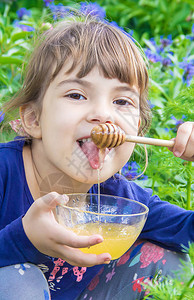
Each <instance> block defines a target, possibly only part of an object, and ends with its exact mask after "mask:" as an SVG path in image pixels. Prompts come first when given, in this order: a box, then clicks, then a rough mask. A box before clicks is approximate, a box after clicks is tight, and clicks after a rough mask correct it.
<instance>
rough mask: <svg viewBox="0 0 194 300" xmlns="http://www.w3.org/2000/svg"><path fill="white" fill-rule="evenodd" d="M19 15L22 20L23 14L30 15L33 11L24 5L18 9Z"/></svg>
mask: <svg viewBox="0 0 194 300" xmlns="http://www.w3.org/2000/svg"><path fill="white" fill-rule="evenodd" d="M16 13H17V15H18V18H19V19H20V20H21V19H22V18H23V16H30V15H31V12H30V11H29V10H27V9H26V8H25V7H22V8H20V9H18V11H17V12H16Z"/></svg>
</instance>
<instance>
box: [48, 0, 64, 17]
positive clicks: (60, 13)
mask: <svg viewBox="0 0 194 300" xmlns="http://www.w3.org/2000/svg"><path fill="white" fill-rule="evenodd" d="M48 7H49V8H50V10H51V11H52V14H53V19H54V20H55V21H56V20H58V19H62V18H64V17H65V16H66V15H67V13H68V12H69V8H67V7H65V6H64V5H63V4H61V3H59V4H58V5H55V4H54V3H51V4H49V5H48Z"/></svg>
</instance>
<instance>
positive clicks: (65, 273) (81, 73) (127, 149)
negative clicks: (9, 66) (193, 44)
mask: <svg viewBox="0 0 194 300" xmlns="http://www.w3.org/2000/svg"><path fill="white" fill-rule="evenodd" d="M147 86H148V73H147V69H146V65H145V62H144V59H143V57H142V55H141V53H140V51H139V49H138V48H137V46H136V45H135V43H134V42H133V41H132V40H131V38H130V37H129V36H128V35H127V34H126V33H124V32H123V31H121V30H120V29H118V28H116V27H112V26H111V25H109V24H107V23H105V22H104V23H103V22H100V21H97V20H94V19H91V18H86V19H85V20H82V21H80V20H79V21H78V20H77V21H76V20H71V21H70V20H69V21H63V22H60V23H59V24H58V25H57V26H56V27H54V28H52V29H50V30H48V31H47V32H46V33H45V34H43V36H42V38H41V40H40V41H39V44H38V46H37V47H36V49H35V51H34V54H33V56H32V58H31V60H30V62H29V65H28V68H27V73H26V79H25V81H24V85H23V87H22V89H21V91H20V93H19V94H18V95H17V96H16V97H15V99H14V100H12V101H11V102H9V103H8V104H7V106H6V107H5V111H6V110H7V111H8V110H13V109H16V108H19V110H20V117H21V120H22V126H23V129H24V130H25V132H26V133H27V136H28V137H27V136H26V138H17V139H16V140H14V141H12V142H9V143H7V144H2V145H1V146H0V201H1V206H0V207H1V231H0V241H1V249H0V257H1V259H0V266H1V267H2V268H1V269H0V278H1V279H0V286H1V289H0V290H1V291H0V298H1V299H6V300H8V299H12V300H13V299H49V297H50V294H51V299H63V300H64V299H68V300H70V299H78V298H79V299H108V300H109V299H122V300H123V299H141V298H142V297H143V291H142V287H141V282H144V283H145V282H146V281H148V280H151V278H152V276H154V275H155V272H156V270H157V269H158V270H159V273H161V272H162V275H166V274H170V270H171V269H172V270H173V269H177V268H178V267H179V266H178V265H179V258H183V254H180V253H179V252H181V250H182V247H183V246H187V247H188V243H189V241H190V242H192V241H193V220H194V214H193V212H191V211H185V210H183V209H181V208H179V207H177V206H174V205H171V204H169V203H166V202H163V201H161V200H160V199H159V198H158V197H157V196H152V195H151V191H150V190H149V189H142V188H140V187H138V186H137V185H136V184H135V183H133V182H129V181H127V180H125V179H124V178H123V177H122V176H120V175H118V174H116V175H114V174H115V173H117V172H118V170H120V169H121V168H122V166H124V165H125V163H126V162H127V161H128V160H129V158H130V156H131V154H132V152H133V148H134V144H133V143H125V144H123V145H121V146H119V147H117V148H113V149H111V150H110V151H109V149H107V151H106V152H105V154H104V157H103V158H102V160H103V167H102V169H101V182H102V183H101V193H103V194H110V195H119V196H122V197H126V198H131V199H134V200H137V201H139V202H142V203H144V204H145V205H147V206H148V207H149V210H150V211H149V216H148V220H147V222H146V224H145V226H144V229H143V231H142V233H141V235H140V238H141V240H139V241H138V242H137V244H136V245H135V246H134V247H132V248H131V249H130V250H129V251H128V252H127V253H126V254H125V255H124V256H122V257H121V258H120V259H119V260H117V261H112V262H111V263H110V261H111V256H110V254H109V253H103V254H100V255H93V254H84V253H82V252H81V251H80V250H79V249H78V248H80V247H90V246H92V245H95V244H97V243H101V242H102V241H103V237H102V236H100V235H93V236H77V235H76V234H74V233H72V232H71V231H68V230H65V229H64V228H63V227H62V226H60V225H59V224H58V223H57V221H56V219H55V207H56V205H57V204H59V203H66V202H67V201H68V198H67V196H65V194H67V193H70V192H73V193H77V192H81V193H87V192H93V193H96V192H97V187H96V183H97V169H98V168H99V166H100V163H99V158H98V157H99V155H98V149H97V148H96V146H95V145H94V144H93V142H92V141H91V139H90V132H91V130H92V128H93V127H94V126H95V125H97V124H100V123H105V122H109V123H110V122H111V123H114V124H116V125H119V126H120V127H121V128H122V129H123V130H124V131H125V132H126V133H127V134H131V135H137V134H143V133H144V132H146V130H147V128H148V126H149V123H150V111H149V106H148V104H147V101H146V95H147ZM193 128H194V125H193V123H191V122H187V123H185V124H183V125H181V126H180V127H179V130H178V133H177V137H176V140H175V146H174V148H173V149H170V150H171V151H173V153H174V154H175V155H176V156H179V157H181V158H182V159H185V160H191V161H193V160H194V151H193V149H194V147H193V140H194V130H193ZM113 175H114V177H113ZM142 239H144V240H149V242H145V241H143V240H142ZM164 249H168V250H164ZM170 250H172V251H176V253H173V252H171V251H170ZM184 258H185V259H186V257H184ZM132 259H135V261H134V260H133V262H132V263H130V262H131V260H132ZM129 263H130V265H129ZM129 266H130V267H129ZM40 270H41V271H40ZM43 273H44V274H45V277H46V280H47V281H46V280H45V277H44V276H43ZM10 280H11V287H12V288H11V290H10ZM48 284H49V287H50V291H49V289H48Z"/></svg>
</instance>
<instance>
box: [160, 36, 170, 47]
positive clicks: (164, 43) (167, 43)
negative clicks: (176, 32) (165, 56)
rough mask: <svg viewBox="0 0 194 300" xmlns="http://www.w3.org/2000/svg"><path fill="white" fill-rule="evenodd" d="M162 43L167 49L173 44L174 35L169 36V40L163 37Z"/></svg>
mask: <svg viewBox="0 0 194 300" xmlns="http://www.w3.org/2000/svg"><path fill="white" fill-rule="evenodd" d="M160 38H161V39H160V43H161V45H162V47H163V48H166V47H167V46H169V45H171V44H172V35H171V34H170V35H168V37H167V38H163V36H161V37H160Z"/></svg>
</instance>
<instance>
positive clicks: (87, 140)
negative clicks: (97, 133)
mask: <svg viewBox="0 0 194 300" xmlns="http://www.w3.org/2000/svg"><path fill="white" fill-rule="evenodd" d="M91 140H92V139H91V138H87V139H81V140H79V142H82V143H85V142H91Z"/></svg>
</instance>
